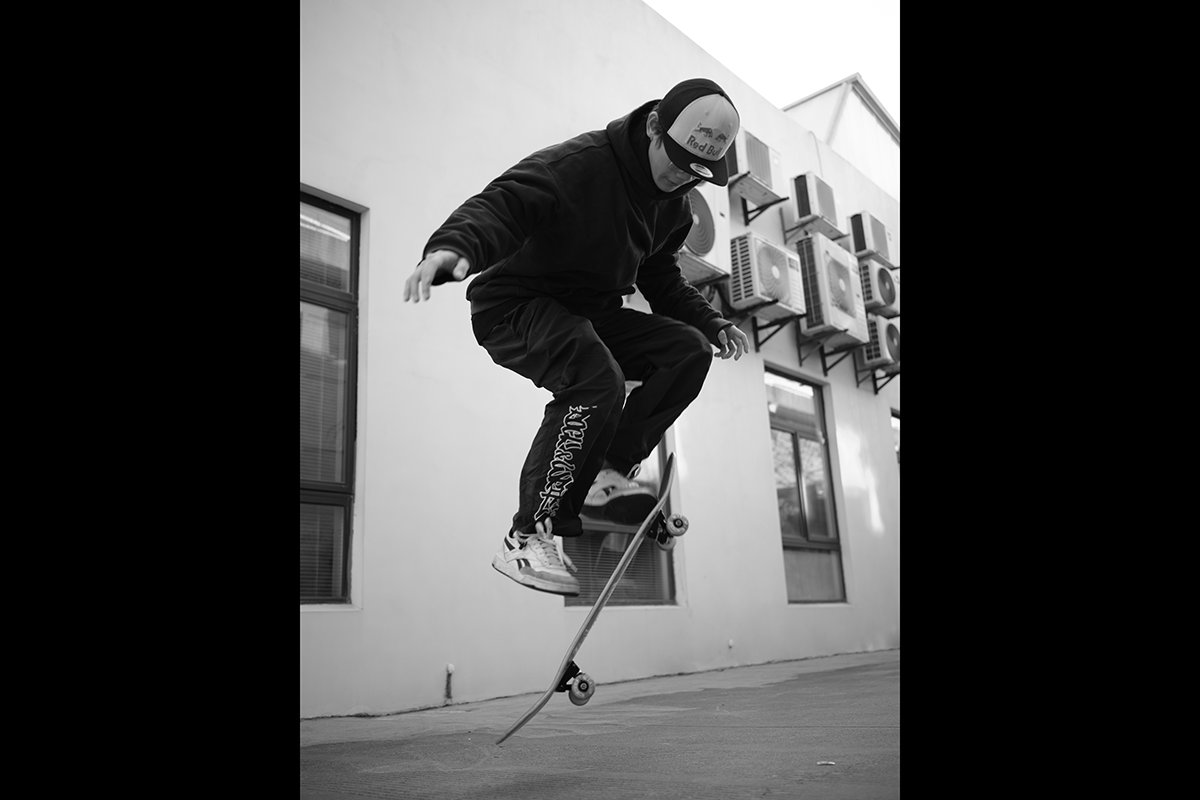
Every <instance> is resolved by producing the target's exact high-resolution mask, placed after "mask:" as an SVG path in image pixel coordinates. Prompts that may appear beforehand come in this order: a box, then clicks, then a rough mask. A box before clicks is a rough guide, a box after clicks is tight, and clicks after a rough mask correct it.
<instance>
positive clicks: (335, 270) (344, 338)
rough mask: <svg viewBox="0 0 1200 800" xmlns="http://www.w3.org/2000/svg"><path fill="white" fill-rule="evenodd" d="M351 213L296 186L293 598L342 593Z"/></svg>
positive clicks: (343, 598) (345, 598) (345, 589)
mask: <svg viewBox="0 0 1200 800" xmlns="http://www.w3.org/2000/svg"><path fill="white" fill-rule="evenodd" d="M358 242H359V215H358V214H357V213H355V212H353V211H349V210H347V209H345V208H341V207H339V206H338V205H336V204H334V203H331V202H328V201H326V200H322V199H320V198H317V197H314V196H312V195H308V194H305V193H304V191H303V190H301V192H300V602H301V603H346V602H349V599H350V585H349V583H350V581H349V574H350V570H349V567H350V564H349V562H350V520H351V518H352V511H353V502H354V494H353V490H354V403H355V393H354V390H355V364H356V362H357V342H356V339H357V330H358Z"/></svg>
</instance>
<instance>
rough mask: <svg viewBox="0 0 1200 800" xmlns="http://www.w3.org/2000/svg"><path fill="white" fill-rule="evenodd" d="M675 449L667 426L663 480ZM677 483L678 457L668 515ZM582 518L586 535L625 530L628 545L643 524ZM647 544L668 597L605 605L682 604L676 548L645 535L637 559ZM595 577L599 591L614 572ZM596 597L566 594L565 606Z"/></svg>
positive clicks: (584, 604) (661, 455)
mask: <svg viewBox="0 0 1200 800" xmlns="http://www.w3.org/2000/svg"><path fill="white" fill-rule="evenodd" d="M637 383H638V382H637V381H630V382H627V387H628V386H634V385H637ZM627 393H628V392H627ZM673 451H674V426H672V427H671V428H668V429H667V430H666V432H665V433H664V434H663V438H662V441H660V442H659V444H658V446H657V447H656V448H655V450H654V453H657V455H658V474H659V480H660V481H661V480H662V477H661V476H662V475H663V472H664V470H665V469H666V466H667V454H668V453H669V452H673ZM678 485H679V463H678V460H676V463H675V481H674V484H673V486H672V487H671V491H670V492H668V495H667V502H666V504H665V505H664V506H663V514H665V515H667V516H668V517H669V516H670V515H671V513H672V512H671V497H672V495H674V492H675V489H676V487H678ZM654 490H655V491H657V490H658V486H655V487H654ZM581 519H582V522H583V531H584V533H583V535H584V536H596V537H604V536H607V535H608V534H610V533H618V534H625V535H627V536H629V537H630V539H629V540H628V542H627V543H626V546H628V543H629V542H632V536H633V534H635V533H637V530H638V528H639V527H640V523H639V524H636V525H621V524H619V523H616V522H608V521H606V520H598V519H592V518H590V517H581ZM565 541H566V540H564V542H565ZM647 548H649V549H650V550H651V551H652V557H653V558H657V559H662V561H661V566H660V567H658V569H661V575H660V577H661V580H662V582H663V588H664V589H665V594H666V595H667V597H668V599H667V600H665V601H663V602H648V601H642V602H637V603H623V602H617V603H615V604H614V603H613V601H612V600H611V599H610V600H609V602H608V606H606V607H614V608H672V607H676V606H679V605H680V602H679V583H678V581H677V580H676V575H675V564H676V561H675V553H674V551H673V550H666V551H664V550H661V549H660V548H659V547H658V545H657V544H655V543H654V542H653V541H651V540H650V537H649V536H647V537H646V539H645V540H644V541H643V542H642V544H641V547H640V548H638V554H637V555H636V556H634V561H637V560H638V559H639V558H641V557H642V556H643V553H644V552H646V550H647ZM622 554H623V552H622ZM618 559H619V556H618ZM577 566H578V565H577ZM629 566H630V568H631V569H632V568H633V563H630V565H629ZM626 574H628V573H626ZM595 577H597V578H598V579H599V586H600V587H601V588H600V591H603V587H604V585H605V584H606V583H607V582H608V580H609V578H611V577H612V573H611V572H609V573H607V574H602V575H597V576H595ZM581 598H584V599H583V600H581ZM595 601H596V598H595V597H591V598H590V599H589V598H588V596H587V595H585V594H583V593H581V594H580V595H579V596H578V597H564V598H563V607H564V608H567V609H584V610H586V609H588V608H591V606H592V605H594V603H595Z"/></svg>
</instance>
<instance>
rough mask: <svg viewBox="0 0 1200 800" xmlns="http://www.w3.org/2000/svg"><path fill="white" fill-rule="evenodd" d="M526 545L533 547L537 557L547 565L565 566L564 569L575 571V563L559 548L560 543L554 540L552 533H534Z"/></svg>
mask: <svg viewBox="0 0 1200 800" xmlns="http://www.w3.org/2000/svg"><path fill="white" fill-rule="evenodd" d="M526 547H531V548H533V549H535V550H536V551H537V553H538V555H539V557H540V558H541V559H542V561H544V562H545V563H546V564H547V565H548V566H551V567H555V566H557V567H565V568H566V569H569V570H571V572H575V571H576V570H575V564H574V563H572V562H571V558H570V556H568V555H567V554H566V552H564V551H563V550H562V549H561V544H560V543H558V542H555V541H554V536H553V534H549V533H545V534H535V535H534V536H533V537H532V538H530V539H529V542H528V544H527V545H526Z"/></svg>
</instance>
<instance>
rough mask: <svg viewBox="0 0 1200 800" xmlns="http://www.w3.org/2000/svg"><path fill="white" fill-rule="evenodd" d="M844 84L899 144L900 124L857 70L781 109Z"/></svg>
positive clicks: (788, 108)
mask: <svg viewBox="0 0 1200 800" xmlns="http://www.w3.org/2000/svg"><path fill="white" fill-rule="evenodd" d="M846 84H849V85H850V88H851V89H853V90H854V93H855V94H857V95H858V96H859V98H861V99H862V101H863V103H864V104H865V105H866V106H867V108H868V109H870V110H871V113H872V114H874V115H875V117H876V118H877V119H878V120H879V122H880V123H881V124H882V125H883V127H884V128H886V129H887V132H888V133H889V134H891V137H892V138H893V139H895V140H896V144H900V126H899V125H897V124H896V120H894V119H892V115H891V114H889V113H888V112H887V109H886V108H884V107H883V103H881V102H879V98H878V97H876V96H875V93H874V92H872V91H871V87H869V86H867V82H866V81H864V80H863V78H862V75H861V74H860V73H858V72H856V73H854V74H853V75H851V76H850V77H848V78H843V79H842V80H840V81H838V82H837V83H831V84H830V85H829V86H826V87H825V88H824V89H821V90H819V91H816V92H813V93H812V94H810V95H808V96H807V97H802V98H800V99H799V100H797V101H796V102H794V103H788V104H787V105H786V106H783V110H784V111H785V112H786V111H788V110H790V109H793V108H795V107H796V106H798V105H800V104H801V103H807V102H808V101H809V100H812V99H813V98H814V97H819V96H821V95H823V94H825V93H826V92H829V91H832V90H834V89H837V88H838V87H841V86H845V85H846Z"/></svg>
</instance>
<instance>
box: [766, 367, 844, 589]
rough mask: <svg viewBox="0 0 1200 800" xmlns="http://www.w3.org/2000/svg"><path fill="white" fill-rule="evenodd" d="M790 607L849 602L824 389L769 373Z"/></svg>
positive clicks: (780, 530) (777, 488) (772, 429)
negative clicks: (835, 510)
mask: <svg viewBox="0 0 1200 800" xmlns="http://www.w3.org/2000/svg"><path fill="white" fill-rule="evenodd" d="M765 380H766V383H767V408H768V410H769V411H770V415H771V449H772V452H773V454H774V460H775V492H776V495H777V497H778V500H779V532H780V536H781V537H782V540H783V565H784V574H785V577H786V579H787V593H788V602H789V603H813V602H828V601H839V600H845V599H846V591H845V587H844V586H843V583H842V555H841V544H840V543H839V541H838V531H837V514H836V513H835V512H834V505H833V489H832V483H831V481H830V470H829V448H828V445H827V444H826V439H825V415H824V409H823V406H822V400H821V389H820V387H818V386H815V385H813V384H809V383H805V382H803V381H799V380H794V379H792V378H786V377H784V376H782V375H778V374H776V373H773V372H768V373H766V379H765Z"/></svg>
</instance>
